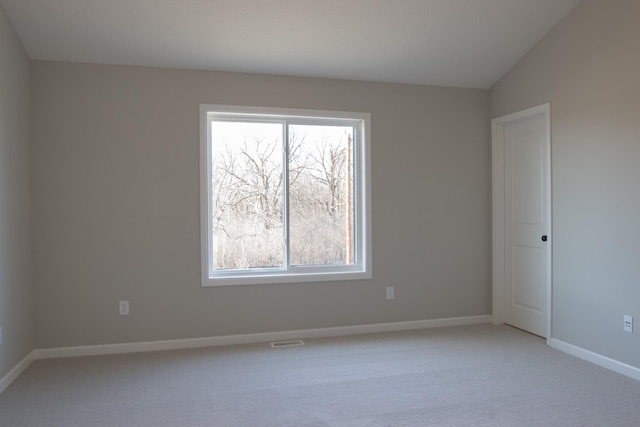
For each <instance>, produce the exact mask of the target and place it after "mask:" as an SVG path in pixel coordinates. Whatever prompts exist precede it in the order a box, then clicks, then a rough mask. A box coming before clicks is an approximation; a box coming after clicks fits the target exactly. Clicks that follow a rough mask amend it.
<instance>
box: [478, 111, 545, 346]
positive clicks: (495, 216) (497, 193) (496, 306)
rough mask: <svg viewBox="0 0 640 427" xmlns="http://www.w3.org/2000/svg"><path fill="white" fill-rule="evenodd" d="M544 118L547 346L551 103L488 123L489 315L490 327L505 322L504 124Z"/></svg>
mask: <svg viewBox="0 0 640 427" xmlns="http://www.w3.org/2000/svg"><path fill="white" fill-rule="evenodd" d="M537 115H544V118H545V122H546V138H547V141H546V144H547V147H546V152H547V155H546V159H545V161H546V162H547V176H546V179H547V200H546V203H547V212H546V215H547V221H548V228H549V229H548V232H547V236H549V237H548V242H549V248H548V250H547V266H548V268H547V278H546V279H547V280H546V281H547V307H546V310H547V313H546V314H547V320H546V323H547V325H546V326H547V328H546V334H547V336H546V338H547V344H549V340H550V339H551V337H552V323H553V321H552V317H551V315H552V308H553V304H552V297H553V293H552V286H553V284H552V269H553V265H552V262H553V256H552V252H553V230H552V227H553V216H552V210H551V200H552V197H551V191H552V185H551V104H549V103H546V104H542V105H539V106H537V107H533V108H529V109H526V110H523V111H518V112H516V113H512V114H507V115H506V116H502V117H498V118H495V119H493V120H492V121H491V164H492V167H491V169H492V189H491V194H492V221H493V222H492V227H493V231H492V259H493V261H492V289H493V316H492V321H493V323H494V324H496V325H499V324H502V323H504V322H505V300H504V294H505V277H504V274H505V264H504V260H505V194H504V192H505V181H504V174H505V170H504V165H505V159H504V149H505V146H504V125H505V124H507V123H510V122H513V121H516V120H520V119H524V118H528V117H532V116H537Z"/></svg>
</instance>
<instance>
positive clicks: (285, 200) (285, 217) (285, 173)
mask: <svg viewBox="0 0 640 427" xmlns="http://www.w3.org/2000/svg"><path fill="white" fill-rule="evenodd" d="M282 133H283V135H282V144H283V147H282V159H283V160H282V222H283V224H282V225H283V227H282V230H283V231H282V238H283V239H284V254H283V256H284V260H283V267H284V269H285V270H289V269H290V257H289V254H290V252H289V250H290V249H289V123H288V122H287V121H286V120H285V121H283V123H282Z"/></svg>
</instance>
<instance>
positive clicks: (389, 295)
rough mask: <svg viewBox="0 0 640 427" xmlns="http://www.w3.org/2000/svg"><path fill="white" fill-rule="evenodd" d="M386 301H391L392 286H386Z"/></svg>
mask: <svg viewBox="0 0 640 427" xmlns="http://www.w3.org/2000/svg"><path fill="white" fill-rule="evenodd" d="M387 299H393V286H387Z"/></svg>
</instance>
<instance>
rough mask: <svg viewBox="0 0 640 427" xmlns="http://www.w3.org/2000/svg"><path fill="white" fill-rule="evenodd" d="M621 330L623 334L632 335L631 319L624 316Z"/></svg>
mask: <svg viewBox="0 0 640 427" xmlns="http://www.w3.org/2000/svg"><path fill="white" fill-rule="evenodd" d="M623 328H624V331H625V332H629V333H630V334H631V333H633V317H631V316H627V315H626V314H625V316H624V326H623Z"/></svg>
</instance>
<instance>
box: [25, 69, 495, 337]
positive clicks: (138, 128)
mask: <svg viewBox="0 0 640 427" xmlns="http://www.w3.org/2000/svg"><path fill="white" fill-rule="evenodd" d="M32 69H33V72H32V93H33V98H32V102H33V108H34V113H35V122H34V125H33V156H32V159H33V166H34V174H33V181H34V182H33V189H34V192H33V196H34V220H33V227H34V234H35V236H36V239H35V241H34V251H35V279H34V280H35V284H36V313H37V316H36V319H37V345H38V347H52V346H71V345H89V344H106V343H117V342H132V341H146V340H162V339H175V338H189V337H201V336H220V335H227V334H244V333H258V332H269V331H283V330H294V329H305V328H322V327H334V326H346V325H358V324H371V323H379V322H396V321H409V320H424V319H435V318H446V317H457V316H469V315H483V314H489V313H490V312H491V307H490V300H491V293H490V271H489V269H490V251H489V243H488V242H490V207H489V206H490V204H489V202H490V138H489V94H488V91H483V90H469V89H452V88H437V87H425V86H411V85H398V84H381V83H365V82H355V81H340V80H323V79H304V78H287V77H273V76H264V75H248V74H234V73H218V72H197V71H186V70H170V69H154V68H136V67H121V66H104V65H88V64H72V63H56V62H37V61H36V62H34V63H32ZM200 103H215V104H238V105H258V106H273V107H291V108H311V109H328V110H347V111H359V112H370V113H371V115H372V135H373V136H372V168H373V183H372V186H373V275H374V278H373V279H372V280H364V281H351V282H340V283H337V282H336V283H332V282H325V283H307V284H287V285H262V286H237V287H216V288H201V287H200V279H199V219H198V218H199V187H198V185H199V184H198V182H199V175H198V107H199V104H200ZM386 286H395V287H396V289H395V291H396V292H395V294H396V297H395V300H393V301H386V300H385V289H384V288H385V287H386ZM121 299H122V300H124V299H128V300H130V301H131V315H129V316H128V317H121V316H118V310H117V309H118V300H121Z"/></svg>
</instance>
